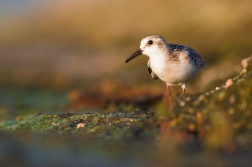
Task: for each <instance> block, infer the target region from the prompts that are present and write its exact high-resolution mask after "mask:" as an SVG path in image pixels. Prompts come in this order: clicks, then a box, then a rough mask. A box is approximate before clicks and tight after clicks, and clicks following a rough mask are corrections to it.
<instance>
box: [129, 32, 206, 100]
mask: <svg viewBox="0 0 252 167" xmlns="http://www.w3.org/2000/svg"><path fill="white" fill-rule="evenodd" d="M142 54H144V55H147V56H148V57H149V58H150V59H149V61H148V63H147V67H148V72H149V74H150V76H151V77H152V78H153V79H155V80H157V79H161V80H163V81H164V82H165V83H166V85H167V89H168V91H169V94H170V102H172V92H171V90H170V87H171V86H179V85H181V87H182V89H183V93H182V95H181V97H183V96H184V95H185V88H186V84H187V83H188V81H190V80H191V79H192V78H193V77H194V76H195V75H196V73H197V72H198V71H199V70H200V69H201V68H203V67H206V66H205V64H204V61H203V60H202V58H201V57H200V56H199V54H198V53H197V52H196V51H195V50H193V49H192V48H190V47H187V46H184V45H179V44H170V43H167V42H166V41H165V39H164V38H163V37H162V36H160V35H149V36H147V37H145V38H143V39H142V40H141V44H140V48H139V49H138V50H137V51H136V52H135V53H133V54H132V55H131V56H130V57H129V58H128V59H126V61H125V62H126V63H128V62H129V61H130V60H132V59H134V58H135V57H137V56H139V55H142Z"/></svg>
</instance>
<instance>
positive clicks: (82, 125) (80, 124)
mask: <svg viewBox="0 0 252 167" xmlns="http://www.w3.org/2000/svg"><path fill="white" fill-rule="evenodd" d="M84 126H85V124H84V123H78V125H77V127H76V128H77V129H80V128H84Z"/></svg>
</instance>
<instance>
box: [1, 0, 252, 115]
mask: <svg viewBox="0 0 252 167" xmlns="http://www.w3.org/2000/svg"><path fill="white" fill-rule="evenodd" d="M251 6H252V1H251V0H243V1H228V0H224V1H216V0H215V1H213V0H211V1H210V0H204V1H201V0H194V1H182V0H169V1H164V0H156V1H150V0H138V1H132V0H128V1H117V0H96V1H90V0H82V1H64V0H61V1H56V0H23V1H18V0H11V1H4V0H0V48H1V49H0V117H1V118H2V119H5V118H9V117H11V116H17V115H20V114H21V113H22V114H25V113H26V112H29V113H32V112H44V111H52V110H53V111H55V110H59V111H62V110H63V109H64V108H65V107H64V106H65V105H66V104H68V102H69V92H72V91H74V90H77V91H78V90H87V89H90V88H94V86H95V85H101V84H102V85H105V87H106V86H109V85H112V84H110V82H111V83H113V84H114V83H116V84H119V85H123V86H122V87H120V89H123V88H124V87H125V90H126V91H127V89H126V87H133V86H135V85H138V86H141V85H147V86H153V87H157V88H159V89H161V90H162V91H163V90H164V89H165V86H164V83H163V82H162V81H160V80H159V81H154V80H152V79H151V78H150V76H149V74H148V72H147V67H146V63H147V61H148V58H147V57H146V56H140V57H138V58H136V59H134V60H133V61H131V62H130V63H128V64H125V62H124V61H125V59H126V58H128V57H129V56H130V55H131V54H132V53H133V52H135V50H136V49H138V48H139V45H140V41H141V39H142V38H143V37H145V36H147V35H149V34H160V35H162V36H163V37H164V38H165V39H166V41H167V42H169V43H178V44H183V45H187V46H189V47H192V48H194V49H195V50H196V51H198V53H199V54H200V55H201V57H202V58H203V59H204V61H205V63H206V64H207V65H208V66H209V67H208V68H205V69H203V70H201V71H200V72H199V74H198V75H197V76H196V77H195V78H194V79H193V80H192V81H191V82H189V84H188V87H187V93H188V94H193V93H200V92H204V91H209V90H211V89H213V88H215V87H216V86H220V85H219V84H221V83H223V81H224V80H225V79H227V78H228V77H232V76H234V75H236V74H237V73H238V72H239V71H240V70H241V67H240V63H239V62H240V60H241V59H243V58H245V57H247V56H249V55H250V54H251V53H252V40H251V39H252V13H251ZM103 83H106V84H103ZM150 90H152V89H150ZM174 90H175V91H181V89H180V88H174ZM72 96H75V94H74V95H72ZM72 96H71V97H72ZM73 98H74V97H73Z"/></svg>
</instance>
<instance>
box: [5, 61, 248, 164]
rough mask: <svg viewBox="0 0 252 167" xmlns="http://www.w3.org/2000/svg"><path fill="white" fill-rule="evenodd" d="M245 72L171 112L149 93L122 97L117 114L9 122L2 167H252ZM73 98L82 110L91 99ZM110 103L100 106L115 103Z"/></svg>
mask: <svg viewBox="0 0 252 167" xmlns="http://www.w3.org/2000/svg"><path fill="white" fill-rule="evenodd" d="M242 66H243V68H244V69H243V70H242V72H241V73H240V74H239V75H237V76H236V77H234V78H231V79H228V78H227V79H226V80H227V81H226V83H223V84H222V85H216V86H217V87H216V88H215V89H214V90H213V91H210V92H207V93H203V94H196V95H187V96H186V97H184V98H183V99H181V98H176V99H175V100H174V102H173V103H172V104H169V105H167V104H164V103H163V102H162V101H161V100H160V98H161V96H160V94H158V93H157V94H151V96H149V97H148V96H147V94H146V91H145V89H143V90H144V91H141V93H142V94H144V95H145V97H141V98H136V99H137V100H136V102H135V103H134V101H127V99H128V95H127V94H126V95H125V94H124V95H120V93H119V92H118V91H117V92H118V96H119V95H120V97H121V98H120V99H119V100H118V101H116V102H115V103H114V104H113V111H111V110H109V109H106V110H104V111H100V110H98V111H97V112H93V111H92V112H91V111H88V110H85V109H83V110H81V111H79V112H71V113H70V112H59V113H55V112H52V113H43V114H29V115H27V116H23V117H18V118H17V119H16V120H15V121H4V122H1V124H0V129H1V131H0V163H1V166H26V167H29V166H154V165H155V166H251V165H252V159H251V155H252V154H251V151H252V140H251V137H252V98H251V94H252V87H251V85H252V58H251V57H250V58H247V59H244V60H243V61H242ZM118 90H119V88H118ZM132 92H137V90H136V89H135V90H132ZM135 96H137V94H136V95H135ZM146 96H147V97H146ZM70 97H71V98H72V99H73V101H77V102H76V103H75V104H71V106H74V107H76V106H80V104H81V102H83V101H85V100H86V96H85V94H84V95H83V94H82V95H80V94H78V93H76V92H74V93H71V94H70ZM109 97H110V98H112V99H113V98H116V96H115V95H114V96H113V97H112V96H109ZM150 97H151V98H150ZM94 99H97V98H93V101H95V102H97V100H94ZM104 99H106V98H104V97H103V98H99V100H98V102H99V103H92V104H101V105H104V104H107V103H108V102H109V100H111V99H109V98H107V99H108V101H106V100H104ZM124 100H125V101H126V103H125V104H122V102H123V101H124ZM158 100H159V101H158ZM144 102H146V103H152V102H153V103H154V102H155V107H152V108H150V107H148V106H146V103H144ZM130 103H133V105H130ZM143 106H144V107H143ZM70 108H71V107H70Z"/></svg>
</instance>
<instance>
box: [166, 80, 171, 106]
mask: <svg viewBox="0 0 252 167" xmlns="http://www.w3.org/2000/svg"><path fill="white" fill-rule="evenodd" d="M166 86H167V90H168V93H169V96H170V103H171V102H172V92H171V89H170V85H169V84H168V83H166Z"/></svg>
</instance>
